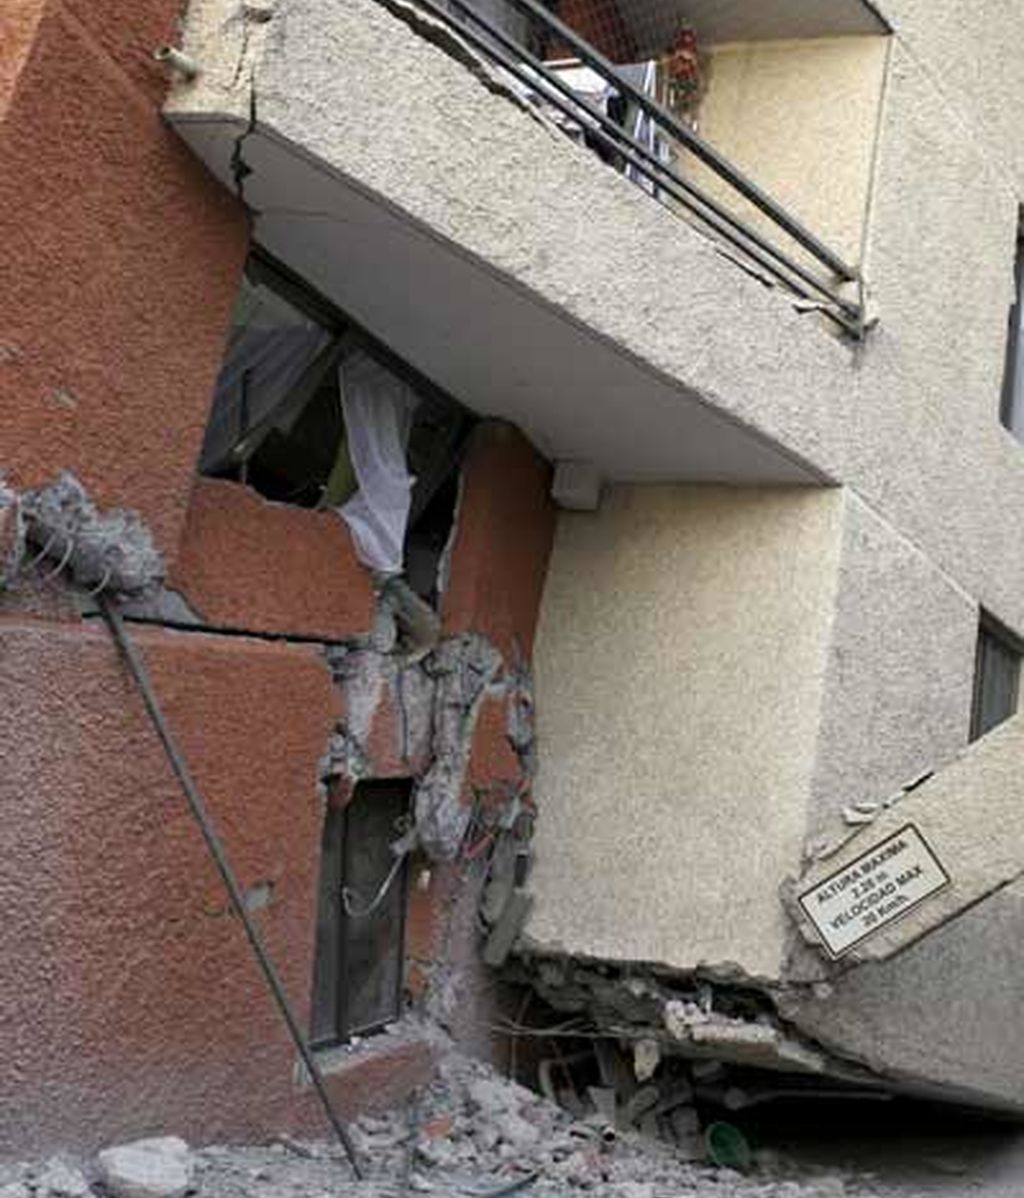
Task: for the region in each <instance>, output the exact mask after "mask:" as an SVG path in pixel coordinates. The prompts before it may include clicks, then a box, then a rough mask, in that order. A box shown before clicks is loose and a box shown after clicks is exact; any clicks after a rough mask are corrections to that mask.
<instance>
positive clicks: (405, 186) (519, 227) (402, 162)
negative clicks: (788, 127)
mask: <svg viewBox="0 0 1024 1198" xmlns="http://www.w3.org/2000/svg"><path fill="white" fill-rule="evenodd" d="M224 27H225V7H224V0H197V2H196V3H194V4H193V5H191V6H190V10H189V20H188V25H187V28H186V34H185V40H184V44H185V46H186V47H187V48H188V49H189V51H190V52H192V53H194V54H195V55H196V57H197V58H198V59H200V60H201V61H202V62H203V63H204V67H205V68H206V69H205V70H204V73H203V75H202V76H201V77H200V78H199V79H198V80H197V81H196V82H195V83H194V84H191V85H187V86H185V87H183V88H181V89H180V90H178V91H176V92H175V94H174V95H173V96H172V98H171V100H170V103H169V107H168V114H169V116H170V118H171V119H172V120H173V121H178V120H187V119H188V118H190V117H196V116H198V117H202V116H207V117H208V116H211V115H212V116H216V117H224V118H225V119H228V120H235V121H236V122H237V124H238V128H239V130H241V129H243V128H244V127H245V125H246V124H247V122H248V120H249V114H250V96H251V95H252V94H253V91H254V93H255V97H256V105H257V115H258V119H259V122H260V125H261V126H262V127H265V128H267V129H270V130H273V131H274V132H275V133H276V134H277V135H278V136H280V137H282V138H284V139H286V140H288V141H290V142H291V143H293V144H295V145H296V146H301V147H302V149H303V151H304V153H305V154H307V155H313V156H315V157H316V158H319V159H321V160H322V161H323V162H324V163H327V164H329V168H330V170H332V171H335V172H337V173H338V174H339V175H341V176H342V177H343V178H345V179H347V180H349V181H351V182H352V183H353V184H354V185H355V186H356V187H357V188H358V189H359V190H361V191H364V192H365V193H367V194H368V195H370V196H371V197H373V198H376V199H377V200H379V201H380V202H381V203H382V204H384V205H387V206H388V207H389V208H393V209H395V210H398V211H400V212H402V214H403V215H404V216H405V217H406V218H407V219H409V220H411V221H413V222H416V224H417V225H419V226H422V227H424V228H425V229H427V230H429V232H430V234H431V235H433V236H434V237H436V238H439V239H441V241H443V242H446V243H449V244H451V245H452V246H453V252H456V253H459V254H461V255H464V256H465V255H468V256H470V257H471V258H473V259H475V260H476V261H477V262H478V263H479V264H480V266H481V267H482V268H483V269H484V270H485V271H487V272H489V273H493V272H497V273H498V275H499V276H503V277H506V278H508V279H509V280H511V281H512V282H513V284H514V285H515V286H516V287H521V288H525V289H526V290H527V291H528V292H530V293H532V294H533V295H535V297H536V298H537V299H538V300H539V302H541V303H543V304H548V305H552V306H553V307H555V308H556V309H558V310H559V311H560V312H561V313H564V314H565V315H566V316H568V317H569V318H570V319H571V320H572V321H574V322H579V323H581V324H583V325H585V326H586V327H588V328H589V329H591V330H592V331H593V332H595V333H596V334H597V335H599V336H600V337H603V338H607V339H608V340H609V341H610V342H612V343H613V344H615V345H616V346H619V347H621V348H623V349H624V350H625V351H626V352H628V353H631V354H633V355H635V356H636V357H637V358H639V359H640V360H642V361H643V362H644V363H646V364H647V365H648V366H649V367H650V368H652V369H653V370H654V371H656V372H660V373H664V374H665V375H666V376H668V377H669V378H670V379H671V380H685V385H686V386H687V387H689V388H690V389H691V390H692V391H693V392H695V393H697V394H698V395H699V396H700V397H701V398H702V399H704V400H705V401H706V402H707V403H709V404H713V405H716V406H720V407H722V408H724V409H725V410H727V411H728V412H729V413H730V414H731V415H734V416H736V417H737V418H738V419H739V420H740V421H741V422H748V423H750V424H753V425H755V426H756V427H758V428H759V429H760V430H761V431H762V432H764V433H765V434H766V435H767V436H768V437H775V438H776V439H779V440H782V441H784V442H785V443H786V444H787V446H788V447H789V449H790V451H791V452H792V453H793V454H794V455H797V456H803V457H807V458H813V459H814V461H815V463H816V464H817V465H818V467H819V469H820V470H821V471H822V472H823V473H824V474H826V475H829V474H831V473H832V471H833V469H834V468H838V466H839V464H840V462H839V460H838V459H837V458H835V456H834V454H833V450H834V449H835V448H836V447H837V446H838V440H837V439H836V438H835V437H833V436H832V435H831V434H832V424H833V420H834V419H835V418H836V417H837V416H838V413H839V410H840V407H839V404H837V402H836V396H835V394H834V393H833V392H832V390H831V389H830V387H829V383H830V381H834V379H835V377H836V375H837V374H838V373H841V372H842V371H843V370H844V368H845V367H846V366H847V365H848V363H849V362H850V360H851V353H850V351H849V349H848V348H847V347H845V346H843V345H841V344H840V343H839V342H837V340H836V339H835V338H834V337H833V336H832V335H831V334H830V333H829V332H827V331H826V330H825V328H824V327H823V326H822V324H821V323H820V322H819V320H818V318H817V317H816V316H814V315H813V314H811V315H808V314H799V313H797V312H795V311H794V310H793V308H792V306H791V304H790V303H789V301H788V300H787V299H786V298H785V297H783V296H782V295H780V294H778V293H776V292H773V291H771V290H770V289H767V288H766V287H765V286H764V285H763V284H762V283H760V282H759V281H757V280H755V279H752V278H751V277H750V276H749V275H747V274H746V273H745V272H744V271H742V270H739V269H737V267H736V266H735V265H734V264H733V263H731V262H729V261H727V260H725V259H724V258H723V257H722V256H721V255H720V254H719V253H718V252H717V250H716V249H715V248H714V247H713V246H712V245H711V244H709V243H708V242H707V241H706V240H705V239H704V238H703V237H701V236H700V235H699V234H697V233H696V232H695V231H694V230H693V229H691V228H690V227H689V226H688V225H686V224H685V223H684V222H682V221H680V220H679V219H678V218H677V217H676V216H674V215H673V214H672V213H670V212H669V211H668V210H667V209H665V208H663V207H662V206H660V205H658V204H656V203H653V202H652V201H651V199H650V197H649V196H646V195H645V194H644V193H643V192H642V191H640V190H639V189H638V188H637V187H635V186H634V185H633V184H631V183H629V182H628V181H627V180H626V179H625V178H623V177H622V176H621V175H618V174H616V173H615V172H614V171H611V170H608V169H607V167H605V166H603V165H602V164H601V163H600V162H599V160H598V159H596V158H595V157H594V156H593V155H592V154H591V153H590V152H589V151H587V150H585V149H583V148H582V147H579V146H576V145H574V144H573V143H572V142H570V141H569V140H568V139H567V138H565V137H564V136H563V135H562V134H560V133H559V132H558V131H557V130H556V129H555V128H554V127H553V126H551V124H550V123H545V122H543V121H541V120H538V119H537V117H536V115H535V114H533V115H531V113H530V112H529V111H527V110H525V109H524V107H523V106H521V105H519V104H516V103H515V102H513V101H511V100H510V99H509V97H508V96H507V95H506V94H495V92H494V91H493V90H489V89H488V88H487V87H486V86H485V85H484V84H483V83H482V82H481V80H480V79H479V78H478V77H477V76H476V75H474V74H473V73H471V72H470V71H469V70H468V69H467V68H466V66H465V65H463V63H462V62H459V61H456V59H455V58H454V57H453V56H452V55H451V54H449V53H447V52H446V51H445V50H443V49H441V48H439V47H438V46H435V45H432V44H431V43H430V42H429V41H428V40H426V39H425V38H423V37H422V36H420V34H419V33H417V32H415V31H414V30H412V29H410V28H409V26H408V25H407V24H405V23H404V22H402V21H400V20H398V19H397V18H396V17H394V16H393V15H392V14H391V13H390V12H389V11H388V10H387V9H386V8H385V7H384V6H383V5H381V4H379V3H378V2H377V0H354V2H353V3H351V4H346V5H334V4H325V3H324V2H323V0H291V2H290V3H288V4H287V5H286V6H283V7H281V8H280V9H279V10H278V12H277V14H276V15H275V17H274V19H273V20H272V21H270V22H268V23H266V24H265V25H263V26H260V27H259V30H260V32H259V33H258V34H257V35H256V37H255V38H253V39H250V41H249V43H248V50H247V51H244V52H243V45H244V39H243V37H242V34H241V33H240V32H239V33H234V32H233V31H230V32H229V33H228V35H227V36H225V35H224V33H223V32H222V31H223V29H224ZM339 64H344V69H343V70H340V69H339ZM396 75H400V76H401V78H402V79H403V80H405V85H404V86H403V87H402V88H401V89H399V90H398V91H397V92H396V90H395V88H394V87H393V86H392V81H393V79H394V78H395V77H396ZM339 111H351V112H359V113H360V119H359V120H358V121H339V120H338V119H337V113H338V112H339ZM368 129H373V130H375V131H376V132H375V134H374V136H372V137H371V136H367V133H366V131H367V130H368ZM455 335H457V334H455ZM765 363H768V364H770V365H769V367H768V369H765V367H764V364H765ZM680 402H683V401H682V399H681V400H680ZM580 419H583V420H585V419H587V415H586V413H580Z"/></svg>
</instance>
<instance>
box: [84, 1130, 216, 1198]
mask: <svg viewBox="0 0 1024 1198" xmlns="http://www.w3.org/2000/svg"><path fill="white" fill-rule="evenodd" d="M97 1164H98V1166H99V1172H100V1178H101V1180H102V1182H103V1185H104V1187H105V1188H106V1189H107V1190H108V1191H109V1193H111V1194H112V1195H113V1196H114V1198H184V1195H185V1193H186V1192H187V1190H188V1188H189V1186H190V1185H191V1184H192V1173H193V1162H192V1156H191V1153H190V1152H189V1148H188V1145H187V1144H186V1143H185V1141H184V1140H180V1139H178V1137H177V1136H161V1137H158V1138H156V1139H151V1140H136V1141H135V1142H134V1143H132V1144H122V1145H119V1146H118V1147H116V1148H107V1149H104V1151H103V1152H101V1153H100V1154H99V1156H98V1157H97Z"/></svg>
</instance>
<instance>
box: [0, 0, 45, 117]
mask: <svg viewBox="0 0 1024 1198" xmlns="http://www.w3.org/2000/svg"><path fill="white" fill-rule="evenodd" d="M45 7H46V0H9V3H8V4H5V5H4V10H3V12H0V121H2V120H3V118H4V113H5V112H6V109H7V105H8V104H9V103H10V101H11V96H13V95H14V88H15V84H16V83H17V81H18V75H19V73H20V72H21V68H22V67H23V66H24V65H25V60H26V59H27V58H28V56H29V52H30V50H31V49H32V42H33V40H34V38H35V34H36V26H37V25H38V24H39V20H40V18H41V17H42V15H43V9H44V8H45Z"/></svg>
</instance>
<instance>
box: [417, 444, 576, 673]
mask: <svg viewBox="0 0 1024 1198" xmlns="http://www.w3.org/2000/svg"><path fill="white" fill-rule="evenodd" d="M550 484H551V468H550V466H549V465H548V464H547V462H545V461H544V460H543V459H542V458H541V457H539V456H538V454H537V453H536V451H535V450H534V449H533V447H532V446H531V445H530V443H529V442H528V441H527V440H526V438H525V437H524V436H523V435H522V433H520V432H518V431H517V430H516V429H514V428H513V427H511V426H510V425H505V424H500V423H497V422H494V421H488V422H485V423H484V424H482V425H478V426H477V429H476V431H475V433H474V441H473V444H472V445H471V447H470V450H469V453H468V456H467V460H466V467H465V469H464V471H463V475H462V490H461V493H460V496H459V508H458V515H457V519H456V526H455V539H454V542H453V544H452V547H451V563H450V579H449V584H448V588H447V590H446V591H445V595H444V602H443V604H442V610H441V614H442V617H443V620H444V629H445V632H448V633H456V632H480V633H483V634H484V635H485V636H487V637H488V638H489V639H490V640H491V641H492V642H493V643H494V644H495V645H497V646H498V648H499V649H501V651H502V653H503V655H504V656H505V659H506V661H508V662H516V661H519V662H527V661H529V659H530V654H531V652H532V650H533V637H534V632H535V630H536V627H537V615H538V612H539V610H540V599H541V592H542V590H543V587H544V576H545V572H546V570H547V564H548V557H549V555H550V553H551V543H552V540H553V538H554V532H555V517H556V511H555V506H554V504H553V502H552V501H551V498H550V496H549V494H548V488H549V487H550Z"/></svg>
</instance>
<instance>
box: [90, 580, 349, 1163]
mask: <svg viewBox="0 0 1024 1198" xmlns="http://www.w3.org/2000/svg"><path fill="white" fill-rule="evenodd" d="M98 603H99V607H100V610H101V611H102V612H103V618H104V619H105V620H106V622H107V626H108V627H109V628H110V633H111V636H113V638H114V643H115V644H116V645H117V647H118V649H119V650H120V653H121V656H122V657H123V658H124V662H125V664H126V665H127V667H128V671H129V673H130V674H131V675H132V678H133V680H134V682H135V685H136V687H137V688H138V691H139V694H140V695H141V696H142V701H143V703H145V705H146V711H147V712H148V714H149V718H150V721H151V722H152V724H153V727H154V729H155V730H156V734H157V736H158V737H159V738H160V743H161V744H162V745H163V748H164V752H165V753H166V755H167V760H168V761H169V762H170V765H171V768H172V769H173V770H174V773H175V776H176V777H177V779H178V781H179V782H180V783H181V789H182V790H183V791H184V792H185V798H186V799H187V800H188V805H189V808H190V809H191V811H192V814H193V816H195V820H196V823H197V824H198V825H199V830H200V832H201V833H202V835H203V840H204V841H205V842H206V847H207V849H209V851H210V856H211V857H212V858H213V861H214V864H215V865H216V866H217V871H218V873H219V874H220V876H221V881H222V882H223V883H224V888H225V890H227V892H228V897H229V898H230V900H231V906H232V908H233V909H234V912H235V914H236V915H237V916H238V918H239V919H240V920H241V921H242V927H243V928H244V929H245V934H246V937H247V938H248V941H249V945H250V947H251V948H252V951H253V954H254V955H255V957H256V960H257V962H258V964H259V967H260V970H261V971H262V973H263V977H264V979H265V981H266V983H267V987H268V989H269V990H270V992H271V994H272V995H273V998H274V1001H275V1002H276V1003H277V1006H278V1009H279V1010H280V1012H281V1015H282V1016H283V1017H284V1021H285V1023H286V1024H287V1025H288V1031H289V1032H290V1033H291V1037H292V1040H293V1041H294V1042H295V1047H296V1049H297V1050H298V1053H299V1056H300V1057H301V1058H302V1063H303V1065H305V1067H306V1070H307V1072H308V1073H309V1076H310V1079H311V1080H312V1082H313V1086H314V1088H315V1090H316V1092H317V1095H318V1096H319V1098H320V1102H321V1104H322V1105H323V1108H324V1113H325V1114H326V1115H327V1119H328V1122H329V1123H330V1125H331V1127H332V1128H333V1129H334V1132H335V1134H336V1135H337V1137H338V1139H339V1141H340V1142H341V1144H342V1146H343V1147H344V1149H345V1153H346V1155H347V1156H348V1159H349V1163H350V1164H351V1166H352V1171H353V1173H355V1175H356V1177H357V1178H359V1179H362V1177H363V1171H362V1168H361V1167H360V1164H359V1159H358V1156H357V1154H356V1149H355V1145H354V1144H353V1143H352V1139H351V1137H350V1136H349V1134H348V1132H347V1131H346V1129H345V1127H344V1125H343V1124H342V1122H341V1120H340V1119H339V1118H338V1116H337V1115H336V1114H335V1111H334V1106H333V1104H332V1102H331V1098H330V1095H329V1094H328V1093H327V1087H326V1085H325V1084H324V1078H323V1074H322V1073H321V1072H320V1067H319V1066H318V1065H317V1063H316V1059H315V1058H314V1056H313V1054H312V1052H311V1051H310V1048H309V1045H308V1044H307V1043H306V1039H305V1037H304V1036H303V1034H302V1030H301V1029H300V1027H299V1024H298V1021H297V1020H296V1018H295V1014H294V1012H293V1011H292V1008H291V1004H290V1003H289V1001H288V996H287V995H286V994H285V992H284V987H283V986H282V985H281V979H280V978H279V977H278V974H277V970H276V969H275V968H274V963H273V961H271V959H270V957H269V956H268V955H267V950H266V948H265V947H264V945H263V940H262V937H261V936H260V933H259V929H258V928H257V927H256V925H255V924H254V923H253V920H252V917H251V915H250V914H249V912H248V910H247V909H246V906H245V900H244V899H243V897H242V891H241V889H240V888H239V885H238V882H237V880H236V878H235V875H234V871H233V870H232V868H231V864H230V862H229V861H228V857H227V853H226V852H225V850H224V846H223V844H222V843H221V840H220V837H219V836H218V835H217V830H216V829H215V828H214V826H213V822H212V820H211V819H210V814H209V812H208V810H207V808H206V804H205V802H204V801H203V797H202V795H201V794H200V793H199V788H198V787H197V786H196V784H195V782H194V781H193V779H192V775H191V773H190V772H189V768H188V765H187V764H186V762H185V759H184V757H183V756H182V754H181V751H180V750H179V748H178V746H177V744H176V743H175V740H174V737H173V735H172V734H171V730H170V727H169V726H168V724H167V720H166V719H165V718H164V714H163V711H162V710H161V708H160V703H159V701H158V700H157V697H156V692H155V691H154V690H153V684H152V682H150V679H149V674H148V673H147V672H146V667H145V664H144V662H143V660H142V658H141V656H140V655H139V653H138V652H137V650H136V648H135V646H134V644H133V643H132V641H131V639H130V638H129V636H128V634H127V632H126V631H125V627H124V624H123V622H122V620H121V617H120V615H119V614H118V612H117V611H116V610H115V609H114V607H113V605H112V604H111V602H110V599H109V597H108V596H106V595H102V594H101V595H100V596H99V599H98Z"/></svg>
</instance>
